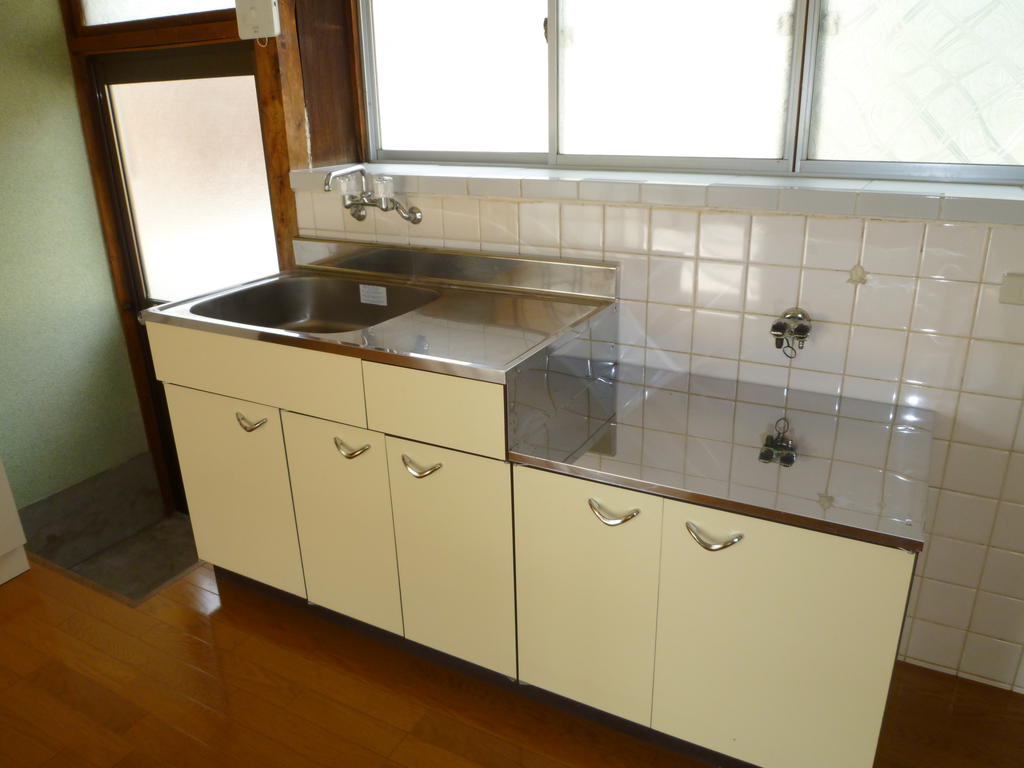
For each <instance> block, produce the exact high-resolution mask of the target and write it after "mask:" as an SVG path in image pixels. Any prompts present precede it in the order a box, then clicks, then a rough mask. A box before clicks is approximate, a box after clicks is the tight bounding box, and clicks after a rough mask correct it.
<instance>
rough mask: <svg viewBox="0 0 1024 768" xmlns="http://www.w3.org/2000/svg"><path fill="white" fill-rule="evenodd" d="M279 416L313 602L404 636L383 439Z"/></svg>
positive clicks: (347, 428) (341, 426)
mask: <svg viewBox="0 0 1024 768" xmlns="http://www.w3.org/2000/svg"><path fill="white" fill-rule="evenodd" d="M281 419H282V421H283V422H284V438H285V445H286V446H287V449H288V468H289V472H290V474H291V479H292V498H293V500H294V502H295V521H296V524H297V525H298V528H299V543H300V545H301V547H302V565H303V569H304V571H305V574H306V591H307V593H308V594H309V600H310V602H312V603H316V604H317V605H322V606H324V607H325V608H330V609H331V610H332V611H337V612H338V613H344V614H345V615H347V616H351V617H353V618H355V619H359V620H360V621H365V622H366V623H367V624H373V625H374V626H377V627H380V628H382V629H386V630H388V631H389V632H394V633H396V634H399V635H400V634H402V604H401V599H400V597H399V593H398V564H397V562H396V560H395V528H394V524H393V523H392V520H391V493H390V490H389V489H388V465H387V454H386V452H385V445H384V435H382V434H381V433H380V432H369V431H367V430H365V429H359V428H357V427H351V426H348V425H345V424H337V423H335V422H333V421H324V420H322V419H314V418H312V417H309V416H300V415H299V414H296V413H288V412H284V413H282V414H281Z"/></svg>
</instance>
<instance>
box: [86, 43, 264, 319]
mask: <svg viewBox="0 0 1024 768" xmlns="http://www.w3.org/2000/svg"><path fill="white" fill-rule="evenodd" d="M96 71H97V74H98V80H99V81H100V82H99V85H100V87H101V88H102V96H103V97H104V102H105V105H106V107H107V112H108V119H109V136H108V139H109V141H110V145H111V149H112V152H111V155H112V161H113V165H114V166H115V169H116V172H117V173H116V177H117V178H118V179H119V180H120V182H121V193H122V207H123V213H124V217H125V221H126V224H127V226H126V227H125V229H126V232H125V235H126V236H127V239H128V240H129V245H130V246H131V247H130V249H129V250H130V251H131V252H132V255H133V262H134V263H133V264H131V265H129V266H130V267H131V269H132V271H133V273H134V277H135V282H136V288H137V292H138V294H139V295H138V299H139V304H140V308H142V307H145V306H149V305H151V304H153V303H158V302H163V301H174V300H178V299H184V298H189V297H191V296H196V295H198V294H201V293H206V292H208V291H211V290H215V289H217V288H222V287H226V286H229V285H234V284H237V283H241V282H245V281H247V280H253V279H256V278H259V277H263V276H264V275H268V274H272V273H274V272H277V271H278V255H277V248H276V244H275V240H274V225H273V217H272V214H271V208H270V195H269V191H268V184H267V176H266V166H265V163H264V153H263V140H262V135H261V132H260V117H259V109H258V102H257V97H256V82H255V77H254V76H253V66H252V54H251V50H250V49H249V48H248V47H247V46H242V45H240V46H226V45H218V46H209V47H206V48H199V49H198V50H193V49H175V50H172V51H166V52H163V51H161V52H147V53H146V54H145V55H134V54H123V55H119V56H116V57H113V56H112V57H108V58H104V59H102V60H101V61H99V62H98V63H97V67H96Z"/></svg>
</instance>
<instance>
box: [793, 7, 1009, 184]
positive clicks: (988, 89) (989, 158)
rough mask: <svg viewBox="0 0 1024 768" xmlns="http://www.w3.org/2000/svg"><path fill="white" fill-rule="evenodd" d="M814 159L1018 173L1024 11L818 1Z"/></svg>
mask: <svg viewBox="0 0 1024 768" xmlns="http://www.w3.org/2000/svg"><path fill="white" fill-rule="evenodd" d="M823 13H824V16H823V19H822V22H821V28H820V33H819V35H820V37H819V40H820V43H819V50H818V64H817V66H818V69H817V74H816V76H815V88H814V111H813V113H812V122H811V136H810V145H809V147H810V152H809V154H810V157H811V158H814V159H819V160H881V161H902V162H917V163H986V164H996V165H999V164H1014V165H1017V164H1024V43H1022V42H1021V41H1022V40H1024V0H928V1H927V2H924V1H923V0H825V3H824V8H823Z"/></svg>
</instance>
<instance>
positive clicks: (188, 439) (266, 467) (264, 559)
mask: <svg viewBox="0 0 1024 768" xmlns="http://www.w3.org/2000/svg"><path fill="white" fill-rule="evenodd" d="M166 392H167V406H168V409H169V411H170V415H171V426H172V428H173V430H174V442H175V445H176V446H177V451H178V461H179V462H180V464H181V476H182V480H183V481H184V485H185V495H186V497H187V498H188V508H189V515H190V517H191V520H192V530H193V532H194V533H195V539H196V549H197V551H198V552H199V557H201V558H202V559H203V560H207V561H209V562H211V563H214V564H215V565H220V566H223V567H224V568H227V569H228V570H231V571H235V572H236V573H240V574H242V575H244V576H248V577H250V578H252V579H256V580H257V581H261V582H263V583H264V584H269V585H271V586H273V587H277V588H278V589H282V590H284V591H286V592H291V593H292V594H296V595H301V596H302V597H305V596H306V588H305V583H304V581H303V576H302V560H301V558H300V556H299V542H298V537H297V535H296V532H295V515H294V513H293V511H292V497H291V489H290V487H289V481H288V466H287V464H286V463H285V453H284V440H283V439H282V437H281V417H280V415H279V412H278V410H277V408H273V407H270V406H266V405H259V404H257V403H250V402H248V401H245V400H235V399H232V398H229V397H223V396H221V395H214V394H210V393H208V392H200V391H198V390H194V389H186V388H184V387H178V386H174V385H172V384H168V385H166Z"/></svg>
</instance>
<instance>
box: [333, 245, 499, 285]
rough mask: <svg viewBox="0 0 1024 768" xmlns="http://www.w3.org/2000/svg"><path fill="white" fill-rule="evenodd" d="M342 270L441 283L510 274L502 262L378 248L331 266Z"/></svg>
mask: <svg viewBox="0 0 1024 768" xmlns="http://www.w3.org/2000/svg"><path fill="white" fill-rule="evenodd" d="M332 266H334V267H338V268H340V269H358V270H361V271H364V272H383V273H384V274H389V275H404V276H409V277H432V278H436V279H440V280H445V279H447V280H472V281H481V280H483V281H486V280H492V279H494V278H495V277H497V276H498V275H500V274H502V273H503V272H507V271H508V270H509V265H508V264H507V263H506V262H505V261H504V260H501V259H484V258H473V259H468V260H467V259H453V258H452V254H449V253H431V252H430V251H410V250H402V249H400V248H377V249H375V250H372V251H367V252H365V253H357V254H355V255H354V256H349V257H348V258H345V259H343V260H340V261H336V262H334V263H333V264H332Z"/></svg>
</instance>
